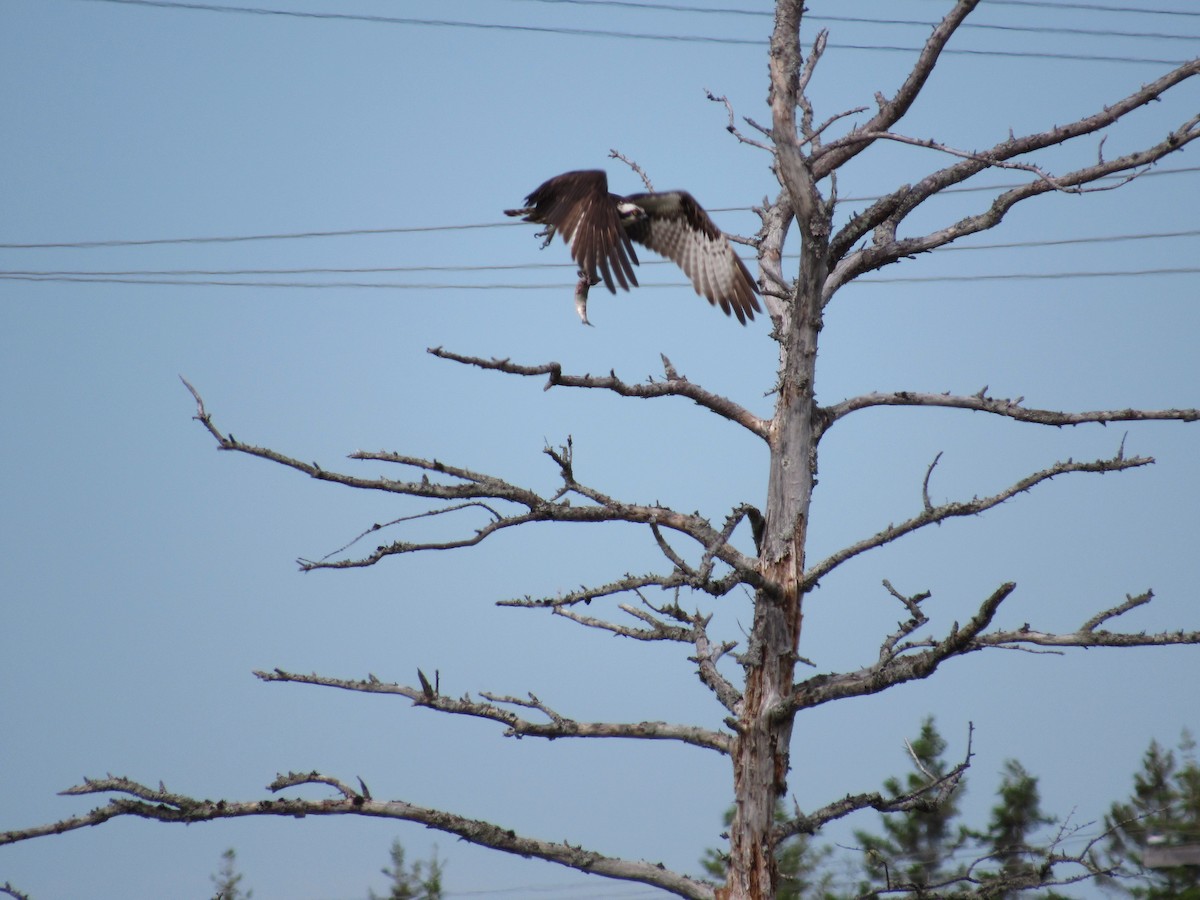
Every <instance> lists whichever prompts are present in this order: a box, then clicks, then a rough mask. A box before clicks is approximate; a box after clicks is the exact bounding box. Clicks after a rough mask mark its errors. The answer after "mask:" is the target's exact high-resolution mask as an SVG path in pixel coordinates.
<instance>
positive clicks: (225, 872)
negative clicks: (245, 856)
mask: <svg viewBox="0 0 1200 900" xmlns="http://www.w3.org/2000/svg"><path fill="white" fill-rule="evenodd" d="M208 877H209V878H210V879H211V880H212V883H213V884H214V885H216V888H217V892H216V894H214V895H213V900H250V898H251V897H252V896H254V891H243V890H242V888H241V884H242V878H243V877H244V876H243V875H242V874H241V873H240V872H238V870H237V851H235V850H234V849H233V848H232V847H230V848H229V849H228V850H226V851H225V852H224V853H222V854H221V868H220V869H218V870H217V874H216V875H210V876H208Z"/></svg>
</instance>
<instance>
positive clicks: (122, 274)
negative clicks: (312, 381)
mask: <svg viewBox="0 0 1200 900" xmlns="http://www.w3.org/2000/svg"><path fill="white" fill-rule="evenodd" d="M1182 237H1200V229H1192V230H1187V231H1158V232H1143V233H1139V234H1110V235H1090V236H1085V237H1070V238H1055V239H1050V240H1030V241H1005V242H1001V243H990V244H967V245H958V244H947V245H946V246H944V247H938V248H936V249H935V250H934V251H932V252H933V253H934V254H938V253H944V252H947V251H950V250H1012V249H1020V248H1028V247H1060V246H1067V245H1072V244H1109V243H1121V242H1125V241H1146V240H1166V239H1170V238H1182ZM784 258H785V259H798V258H799V253H785V254H784ZM641 265H642V266H643V267H647V266H668V265H674V264H673V263H671V262H670V261H669V260H665V259H648V260H644V261H643V262H642V264H641ZM576 268H578V266H577V265H576V264H575V263H573V262H561V263H554V262H546V263H543V262H533V263H491V264H486V265H462V264H461V263H456V264H453V265H419V266H346V267H318V266H309V267H305V268H270V269H102V270H99V269H90V270H88V269H0V277H7V278H30V279H50V278H80V279H82V278H139V279H141V278H153V277H170V278H216V277H224V278H229V277H234V276H247V275H378V274H383V273H391V274H398V273H416V272H511V271H527V270H536V269H576ZM182 283H191V282H182ZM251 283H257V282H251Z"/></svg>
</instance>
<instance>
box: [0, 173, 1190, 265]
mask: <svg viewBox="0 0 1200 900" xmlns="http://www.w3.org/2000/svg"><path fill="white" fill-rule="evenodd" d="M1195 172H1200V166H1183V167H1180V168H1175V169H1151V170H1150V171H1149V172H1143V173H1142V174H1141V175H1139V176H1138V178H1139V179H1142V178H1153V177H1155V176H1160V175H1186V174H1191V173H1195ZM1123 177H1125V176H1123V175H1106V176H1105V177H1104V178H1100V179H1097V180H1098V181H1107V180H1114V179H1116V178H1123ZM1025 183H1026V182H1019V181H1018V182H1009V183H1002V184H987V185H974V186H962V187H953V188H946V189H945V190H943V191H939V192H938V193H937V194H935V195H934V196H935V197H941V196H942V195H945V194H967V193H977V192H980V191H1000V190H1008V189H1009V188H1014V187H1020V186H1021V185H1022V184H1025ZM881 196H882V195H872V196H862V197H841V198H839V199H838V202H839V203H868V202H874V201H875V200H878V199H880V197H881ZM750 209H751V207H749V206H721V207H710V208H709V210H708V211H709V212H710V213H726V212H747V211H749V210H750ZM525 224H526V223H524V222H518V221H513V220H506V221H502V222H471V223H467V224H460V225H414V226H408V227H402V228H346V229H341V230H336V231H334V230H330V231H291V232H277V233H271V234H236V235H209V236H202V237H174V238H132V239H129V238H113V239H109V240H99V241H47V242H39V243H0V250H91V249H97V248H104V247H151V246H159V245H163V244H231V243H240V242H246V241H286V240H298V239H306V238H328V237H357V236H360V235H385V234H424V233H427V232H437V231H463V230H468V229H476V228H507V227H511V226H520V225H525ZM1164 236H1165V237H1174V236H1175V234H1174V233H1169V234H1164ZM1038 243H1050V242H1049V241H1041V242H1038Z"/></svg>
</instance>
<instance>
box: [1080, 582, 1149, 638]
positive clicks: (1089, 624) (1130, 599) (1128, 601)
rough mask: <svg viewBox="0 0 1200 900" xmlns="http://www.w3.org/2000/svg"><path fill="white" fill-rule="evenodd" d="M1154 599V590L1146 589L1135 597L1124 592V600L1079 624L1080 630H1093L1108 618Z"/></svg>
mask: <svg viewBox="0 0 1200 900" xmlns="http://www.w3.org/2000/svg"><path fill="white" fill-rule="evenodd" d="M1153 599H1154V591H1146V592H1145V593H1144V594H1138V595H1137V596H1136V597H1134V596H1132V595H1129V594H1126V595H1125V602H1124V603H1122V604H1120V605H1119V606H1114V607H1113V608H1112V609H1106V610H1104V611H1103V612H1100V613H1097V614H1096V615H1094V616H1092V617H1091V618H1090V619H1088V620H1087V621H1086V622H1084V623H1083V624H1082V625H1080V626H1079V630H1080V631H1081V632H1087V631H1095V630H1096V629H1097V628H1099V627H1100V626H1101V625H1103V624H1104V623H1105V622H1107V621H1108V620H1109V619H1115V618H1116V617H1117V616H1122V615H1124V614H1125V613H1127V612H1129V611H1130V610H1131V609H1137V607H1139V606H1144V605H1145V604H1147V603H1149V602H1150V601H1151V600H1153Z"/></svg>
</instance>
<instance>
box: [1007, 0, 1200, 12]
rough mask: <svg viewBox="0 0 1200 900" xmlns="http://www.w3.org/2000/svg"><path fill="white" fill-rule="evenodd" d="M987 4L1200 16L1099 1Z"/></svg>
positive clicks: (1025, 0) (1038, 0) (1039, 0)
mask: <svg viewBox="0 0 1200 900" xmlns="http://www.w3.org/2000/svg"><path fill="white" fill-rule="evenodd" d="M988 5H989V6H1027V7H1037V8H1040V9H1085V10H1088V11H1089V12H1106V13H1141V14H1144V15H1151V16H1200V11H1197V10H1180V9H1146V8H1144V7H1141V6H1104V5H1103V4H1100V3H1069V2H1060V0H1054V2H1048V0H988Z"/></svg>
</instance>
